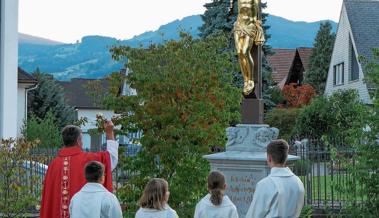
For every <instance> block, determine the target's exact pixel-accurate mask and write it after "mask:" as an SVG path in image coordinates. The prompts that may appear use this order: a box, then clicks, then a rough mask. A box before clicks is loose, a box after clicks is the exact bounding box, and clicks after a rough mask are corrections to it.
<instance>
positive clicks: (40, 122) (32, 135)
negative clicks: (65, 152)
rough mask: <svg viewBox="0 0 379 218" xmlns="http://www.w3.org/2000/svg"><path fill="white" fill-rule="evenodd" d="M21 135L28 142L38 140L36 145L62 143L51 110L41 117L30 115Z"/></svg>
mask: <svg viewBox="0 0 379 218" xmlns="http://www.w3.org/2000/svg"><path fill="white" fill-rule="evenodd" d="M23 135H24V136H25V138H26V140H27V141H29V142H31V141H34V140H39V141H40V143H39V144H38V147H44V148H50V147H60V146H61V145H62V138H61V134H60V128H59V127H58V125H57V124H56V122H55V118H54V116H53V113H52V112H51V111H48V112H47V114H46V116H45V117H44V118H43V119H41V118H39V117H36V116H34V115H32V116H31V117H30V118H29V119H28V120H27V122H26V124H25V126H24V129H23Z"/></svg>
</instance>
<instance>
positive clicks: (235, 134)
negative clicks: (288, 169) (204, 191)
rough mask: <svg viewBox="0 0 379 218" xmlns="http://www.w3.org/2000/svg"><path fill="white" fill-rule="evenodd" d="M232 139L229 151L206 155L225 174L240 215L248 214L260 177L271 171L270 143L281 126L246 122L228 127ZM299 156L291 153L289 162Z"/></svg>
mask: <svg viewBox="0 0 379 218" xmlns="http://www.w3.org/2000/svg"><path fill="white" fill-rule="evenodd" d="M226 132H227V136H228V142H227V144H226V152H222V153H217V154H211V155H205V156H204V158H205V159H207V160H208V161H209V163H210V165H211V170H219V171H221V172H223V173H224V174H225V177H226V182H227V185H228V189H227V190H226V195H228V196H229V198H230V199H231V200H232V201H233V203H234V204H235V205H236V207H237V210H238V214H239V217H241V218H245V215H246V213H247V210H248V209H249V207H250V204H251V202H252V200H253V195H254V191H255V186H256V184H257V182H258V181H260V180H261V179H262V178H264V177H266V176H267V175H268V174H269V173H270V169H269V168H268V166H267V162H266V160H267V154H266V147H267V145H268V143H269V142H270V141H271V140H273V139H277V137H278V135H279V130H278V129H276V128H270V127H269V126H268V125H264V124H262V125H246V124H241V125H237V126H236V127H229V128H227V129H226ZM298 159H299V157H296V156H292V155H290V156H289V157H288V161H287V163H288V164H291V163H292V162H293V161H295V160H298Z"/></svg>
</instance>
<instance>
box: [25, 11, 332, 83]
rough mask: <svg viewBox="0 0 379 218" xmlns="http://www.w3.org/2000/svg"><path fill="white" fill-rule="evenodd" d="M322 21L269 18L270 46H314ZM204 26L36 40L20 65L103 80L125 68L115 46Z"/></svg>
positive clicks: (177, 23) (191, 19) (189, 21)
mask: <svg viewBox="0 0 379 218" xmlns="http://www.w3.org/2000/svg"><path fill="white" fill-rule="evenodd" d="M320 22H324V21H317V22H310V23H308V22H302V21H291V20H287V19H285V18H282V17H278V16H274V15H269V17H268V20H267V23H266V24H267V25H269V26H270V27H271V28H270V29H269V30H268V33H269V34H271V38H270V39H269V41H268V44H270V45H271V46H272V47H273V48H296V47H312V45H313V40H314V37H315V35H316V33H317V31H318V28H319V25H320ZM202 24H203V21H202V19H201V16H200V15H192V16H188V17H185V18H183V19H177V20H174V21H172V22H170V23H167V24H164V25H162V26H160V27H159V28H158V29H157V30H155V31H147V32H144V33H142V34H140V35H137V36H134V37H132V38H130V39H126V40H119V39H116V38H113V37H105V36H96V35H93V36H84V37H82V39H81V41H80V42H78V43H70V44H61V43H59V42H56V41H54V40H49V39H43V38H41V37H36V38H38V39H43V40H35V41H37V42H40V44H38V43H25V41H20V43H19V44H20V46H19V65H20V67H22V68H23V69H25V70H26V71H28V72H33V71H34V70H35V69H36V68H37V67H39V69H40V70H41V71H42V72H47V73H51V74H52V75H54V77H55V78H56V79H59V80H69V79H71V78H76V77H79V78H102V77H104V76H106V75H108V74H109V73H111V72H115V71H119V70H120V69H121V68H122V67H123V64H122V63H117V62H115V61H113V60H112V57H111V54H110V53H109V49H110V48H111V47H112V46H115V45H127V46H131V47H139V46H143V47H146V46H148V45H150V44H151V43H163V42H164V41H167V40H178V39H179V38H180V37H179V31H186V32H189V33H190V34H191V35H192V36H193V37H195V38H197V37H198V36H199V30H198V28H199V27H200V26H201V25H202ZM332 26H333V31H334V32H335V30H336V27H337V24H336V23H335V22H332ZM299 33H301V34H299ZM44 40H45V41H44ZM32 42H33V40H32ZM42 42H46V43H45V44H43V43H42ZM54 42H55V43H54ZM51 43H52V44H51Z"/></svg>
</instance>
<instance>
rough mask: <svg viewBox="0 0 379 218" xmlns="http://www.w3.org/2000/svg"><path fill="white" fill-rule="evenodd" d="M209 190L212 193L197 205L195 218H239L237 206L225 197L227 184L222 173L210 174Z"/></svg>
mask: <svg viewBox="0 0 379 218" xmlns="http://www.w3.org/2000/svg"><path fill="white" fill-rule="evenodd" d="M208 190H209V192H210V193H209V194H207V195H206V196H205V197H204V198H203V199H201V200H200V201H199V203H197V205H196V209H195V215H194V218H238V213H237V208H236V206H235V205H234V204H233V202H232V201H231V200H230V199H229V197H228V196H226V195H224V192H225V190H226V183H225V176H224V175H223V174H222V173H221V172H219V171H213V172H211V173H210V174H209V176H208Z"/></svg>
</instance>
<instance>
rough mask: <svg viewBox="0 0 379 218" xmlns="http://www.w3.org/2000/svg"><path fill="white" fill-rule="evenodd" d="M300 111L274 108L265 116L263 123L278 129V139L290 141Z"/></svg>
mask: <svg viewBox="0 0 379 218" xmlns="http://www.w3.org/2000/svg"><path fill="white" fill-rule="evenodd" d="M300 111H301V109H298V108H275V109H273V110H271V111H270V112H268V113H267V114H266V117H265V122H266V123H267V124H269V125H270V126H271V127H276V128H278V129H279V131H280V132H279V138H283V139H285V140H290V139H291V137H292V135H293V129H294V126H295V123H296V119H297V117H298V116H299V113H300Z"/></svg>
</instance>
